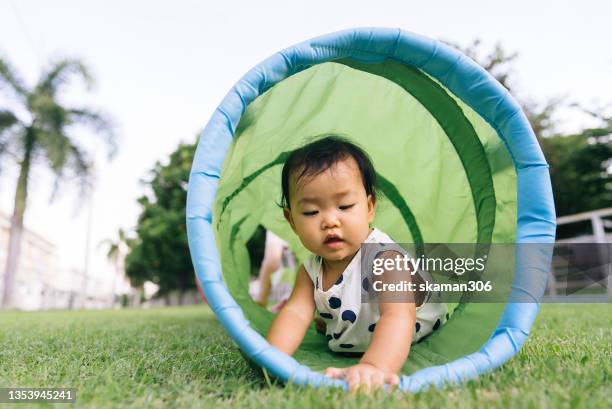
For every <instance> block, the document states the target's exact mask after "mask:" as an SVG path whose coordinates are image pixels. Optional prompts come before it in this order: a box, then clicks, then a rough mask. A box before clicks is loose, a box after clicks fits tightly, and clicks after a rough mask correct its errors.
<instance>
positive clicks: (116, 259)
mask: <svg viewBox="0 0 612 409" xmlns="http://www.w3.org/2000/svg"><path fill="white" fill-rule="evenodd" d="M127 242H128V239H127V238H126V234H125V230H123V229H119V230H118V232H117V238H116V239H115V240H111V239H106V240H103V241H102V242H101V243H100V244H99V245H98V247H100V246H107V248H108V250H107V251H106V258H107V259H108V261H110V262H111V263H112V264H113V267H114V268H115V274H114V276H113V285H112V301H111V305H110V306H111V307H112V306H113V305H114V302H115V287H116V282H117V275H118V274H119V273H120V272H121V270H122V266H123V258H124V257H125V249H124V248H125V247H127Z"/></svg>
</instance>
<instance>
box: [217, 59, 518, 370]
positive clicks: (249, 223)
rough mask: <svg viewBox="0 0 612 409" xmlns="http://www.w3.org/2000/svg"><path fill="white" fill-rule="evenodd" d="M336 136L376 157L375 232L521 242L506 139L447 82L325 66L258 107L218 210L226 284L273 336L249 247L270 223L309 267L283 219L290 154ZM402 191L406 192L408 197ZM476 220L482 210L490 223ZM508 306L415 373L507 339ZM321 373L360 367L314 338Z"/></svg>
mask: <svg viewBox="0 0 612 409" xmlns="http://www.w3.org/2000/svg"><path fill="white" fill-rule="evenodd" d="M328 133H334V134H340V135H343V136H345V137H347V138H349V139H351V140H353V141H355V142H356V143H357V144H359V145H360V146H362V147H363V148H364V149H365V150H366V151H367V152H368V153H369V154H370V155H371V156H372V159H373V161H374V165H375V168H376V171H377V174H378V176H379V179H380V180H381V181H382V183H381V191H382V193H383V197H382V198H381V200H379V204H378V206H377V213H376V218H375V220H374V223H373V224H374V225H375V226H377V227H379V228H380V229H381V230H383V231H385V232H388V234H390V235H391V237H392V238H393V239H394V240H395V241H397V242H402V243H419V242H420V243H423V242H427V243H475V242H489V241H492V242H511V241H512V240H514V237H515V235H516V231H515V229H516V224H515V220H516V175H515V172H514V167H513V165H512V160H511V158H510V157H509V155H508V153H507V151H506V149H505V147H504V145H503V142H502V141H501V140H500V139H499V137H498V136H497V134H496V132H495V131H494V130H493V129H492V128H491V126H489V125H488V124H487V123H486V122H485V121H484V120H483V119H482V118H480V117H479V116H478V115H477V114H476V113H474V112H473V111H472V110H471V109H470V108H469V107H468V106H466V105H465V104H464V103H462V102H461V101H460V100H458V99H456V98H453V97H452V96H451V95H449V93H448V91H447V90H445V89H444V87H443V86H441V85H440V84H439V83H437V82H436V81H434V80H433V79H431V78H430V77H428V76H427V75H425V74H423V73H421V72H419V71H418V70H416V69H413V68H409V67H407V66H405V65H401V64H399V63H396V62H392V61H387V62H385V63H383V64H378V65H376V66H370V65H366V64H360V63H356V62H351V61H337V62H328V63H324V64H319V65H316V66H314V67H311V68H309V69H307V70H305V71H302V72H300V73H298V74H296V75H294V76H292V77H290V78H288V79H286V80H284V81H282V82H281V83H279V84H277V85H276V86H275V87H273V88H272V89H270V90H268V91H267V92H266V93H264V94H263V95H261V96H260V97H259V98H257V99H256V100H255V101H254V102H253V103H251V104H250V105H249V107H248V108H247V110H246V112H245V113H244V115H243V117H242V119H241V121H240V123H239V125H238V128H237V129H236V135H235V141H236V142H235V143H234V144H233V145H232V147H231V149H230V151H229V153H228V156H227V159H226V162H225V163H224V167H223V172H222V175H221V180H220V182H219V186H218V190H217V197H216V201H215V217H214V219H215V220H217V224H216V225H215V228H216V234H217V235H218V239H219V242H224V243H229V246H227V247H225V248H223V249H221V259H222V269H223V271H224V280H225V282H226V283H227V286H228V289H229V291H230V293H231V294H232V296H233V297H234V299H235V300H236V301H237V302H238V304H240V306H241V307H242V309H243V311H244V312H245V315H246V316H247V318H248V319H249V320H250V322H251V325H252V326H253V327H254V328H256V329H257V330H258V331H259V332H261V333H262V334H263V335H265V333H266V332H267V329H268V327H269V324H270V321H271V319H272V314H271V313H268V312H267V311H264V310H263V309H262V308H260V307H259V306H257V305H256V304H254V303H253V301H252V300H251V299H250V297H249V294H248V280H249V276H250V271H251V265H250V260H249V257H248V253H247V251H246V247H245V245H246V242H247V241H248V239H249V238H250V237H251V235H252V234H253V232H254V230H255V229H256V228H257V225H258V224H260V223H261V224H263V225H264V226H265V227H266V228H268V229H270V230H272V231H273V232H275V233H276V234H277V235H279V236H281V237H283V238H284V239H286V240H287V241H288V242H289V243H290V246H291V248H292V249H293V250H294V252H295V253H296V254H297V255H298V258H299V259H302V260H303V258H304V257H305V256H306V254H307V253H306V250H305V249H304V248H303V246H302V245H301V243H299V240H298V238H297V236H295V234H294V233H293V232H292V231H291V229H290V227H289V226H288V224H287V222H286V221H285V219H284V218H283V215H282V210H281V209H280V208H279V207H278V206H277V204H276V203H278V202H279V201H280V172H281V168H282V164H283V162H284V156H285V153H286V152H289V151H291V150H293V149H296V148H298V147H300V146H301V145H303V144H305V143H307V142H309V141H312V140H313V139H314V138H317V136H319V135H325V134H328ZM400 192H401V193H400ZM476 210H480V217H478V216H477V214H476ZM501 308H503V304H502V305H497V306H492V305H491V304H480V305H477V304H474V305H471V306H470V308H469V309H466V308H460V309H458V310H457V311H455V312H454V313H453V314H452V319H451V320H450V322H449V323H448V324H447V325H446V326H445V327H444V328H443V330H440V331H439V332H438V333H437V334H433V335H432V336H431V337H429V338H428V339H427V340H425V341H424V342H422V343H419V344H418V345H415V346H413V348H412V350H411V354H410V359H409V360H408V361H407V363H406V365H405V366H404V371H403V372H404V373H407V374H408V373H412V372H413V371H415V370H417V369H420V368H423V367H426V366H432V365H436V364H441V363H445V362H448V361H450V360H453V359H456V358H458V357H461V356H463V355H464V354H465V352H466V351H469V350H471V349H472V350H473V349H477V348H478V347H479V346H480V345H482V344H483V342H484V341H485V340H486V339H487V338H488V337H489V336H490V334H491V332H492V331H493V329H494V328H495V325H496V324H497V321H498V320H499V315H500V312H501ZM295 357H296V359H298V360H299V361H300V362H302V363H304V364H306V365H308V366H309V367H311V368H313V369H324V367H326V366H343V365H348V364H349V363H350V362H353V361H356V359H353V360H351V359H349V358H346V357H340V356H338V355H336V354H334V353H333V352H331V351H329V349H328V347H327V341H326V340H325V337H324V336H322V335H320V334H317V333H316V332H315V331H314V329H312V328H311V329H310V330H309V332H308V334H307V337H306V339H305V341H304V343H303V345H302V346H301V347H300V349H299V350H298V352H297V353H296V354H295Z"/></svg>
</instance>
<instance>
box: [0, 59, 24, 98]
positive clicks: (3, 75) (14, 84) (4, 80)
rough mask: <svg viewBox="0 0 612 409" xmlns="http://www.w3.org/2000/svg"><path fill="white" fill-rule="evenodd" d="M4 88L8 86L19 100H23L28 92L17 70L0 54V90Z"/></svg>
mask: <svg viewBox="0 0 612 409" xmlns="http://www.w3.org/2000/svg"><path fill="white" fill-rule="evenodd" d="M4 88H8V89H9V90H10V91H11V92H12V93H13V94H15V96H17V97H18V98H19V99H21V100H24V99H25V98H26V96H27V94H28V90H27V87H26V85H25V83H24V82H23V81H22V80H21V78H19V75H18V74H17V72H16V71H15V70H14V69H13V67H12V66H11V64H10V63H9V62H8V61H7V60H6V59H5V58H3V57H2V56H0V90H2V89H4Z"/></svg>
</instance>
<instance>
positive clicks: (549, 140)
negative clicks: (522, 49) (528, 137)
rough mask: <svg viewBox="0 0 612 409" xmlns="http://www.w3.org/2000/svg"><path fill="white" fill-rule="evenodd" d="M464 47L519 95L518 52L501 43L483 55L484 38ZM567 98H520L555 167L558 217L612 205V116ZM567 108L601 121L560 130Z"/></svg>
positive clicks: (567, 230) (573, 228) (570, 230)
mask: <svg viewBox="0 0 612 409" xmlns="http://www.w3.org/2000/svg"><path fill="white" fill-rule="evenodd" d="M451 45H452V44H451ZM454 46H455V47H456V48H461V47H458V46H457V45H454ZM463 51H464V53H466V55H468V56H469V57H470V58H472V59H474V60H475V61H476V62H478V63H479V64H480V65H481V66H482V67H484V68H485V69H486V70H487V71H488V72H489V73H490V74H491V75H493V76H494V77H495V78H496V79H497V80H498V81H499V82H500V83H501V84H502V85H503V86H504V87H505V88H506V89H508V91H510V92H511V93H513V96H514V97H515V98H517V95H516V93H514V92H513V91H515V88H516V81H515V78H514V72H513V68H512V63H513V62H514V61H515V59H516V58H517V57H518V53H508V52H507V51H506V50H505V49H504V48H503V47H502V46H501V44H496V45H495V47H494V48H493V50H492V51H490V52H489V53H486V54H484V55H483V53H482V50H481V43H480V41H479V40H475V41H474V42H473V43H472V44H470V45H468V46H467V47H464V48H463ZM564 100H565V99H564V98H561V97H554V98H550V99H548V100H546V101H544V102H543V103H538V102H536V101H535V100H534V99H533V98H531V97H523V98H518V102H519V104H520V105H521V107H522V109H523V111H524V112H525V114H526V115H527V118H528V119H529V122H530V124H531V127H532V128H533V131H534V133H535V135H536V137H537V138H538V141H539V142H540V146H541V147H542V151H543V153H544V156H545V157H546V160H547V162H548V164H549V166H550V175H551V182H552V187H553V194H554V197H555V208H556V213H557V216H564V215H569V214H574V213H580V212H586V211H589V210H596V209H600V208H605V207H610V206H612V186H611V185H612V183H611V170H612V118H610V117H607V116H606V115H605V114H604V113H603V112H602V111H603V110H599V111H596V112H593V111H587V110H586V109H585V108H583V107H580V106H579V105H578V104H570V105H567V104H566V103H565V102H564ZM563 106H567V107H568V108H573V109H576V110H580V111H582V112H583V113H585V114H589V115H591V116H592V117H595V118H596V119H597V120H599V122H600V125H599V126H597V127H594V128H585V129H583V130H582V131H579V132H577V133H575V134H567V133H562V132H558V131H557V127H556V120H555V118H557V117H558V116H559V110H560V108H562V107H563ZM576 229H577V230H576ZM581 229H582V227H581V226H567V228H565V229H564V232H563V235H564V236H571V235H574V234H577V233H580V230H581Z"/></svg>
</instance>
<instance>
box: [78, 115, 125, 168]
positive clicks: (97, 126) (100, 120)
mask: <svg viewBox="0 0 612 409" xmlns="http://www.w3.org/2000/svg"><path fill="white" fill-rule="evenodd" d="M68 115H69V118H70V122H71V123H72V124H75V125H83V126H86V127H88V128H90V129H91V130H93V131H94V132H95V134H96V135H99V136H100V137H101V138H102V139H103V140H104V142H105V144H106V147H107V149H108V158H109V159H112V158H113V157H114V156H115V155H116V154H117V150H118V144H117V134H116V132H115V125H114V124H113V122H112V120H111V119H110V118H109V117H108V116H107V115H105V114H104V113H102V112H99V111H95V110H93V109H91V108H73V109H68Z"/></svg>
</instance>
